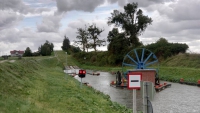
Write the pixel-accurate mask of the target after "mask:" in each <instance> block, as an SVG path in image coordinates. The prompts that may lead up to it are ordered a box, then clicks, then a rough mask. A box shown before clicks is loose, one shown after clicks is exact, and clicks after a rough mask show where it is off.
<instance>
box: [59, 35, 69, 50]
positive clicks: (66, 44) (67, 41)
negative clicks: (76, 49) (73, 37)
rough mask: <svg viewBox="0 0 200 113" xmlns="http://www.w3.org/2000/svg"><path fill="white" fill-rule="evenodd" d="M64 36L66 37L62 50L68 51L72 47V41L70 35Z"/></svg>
mask: <svg viewBox="0 0 200 113" xmlns="http://www.w3.org/2000/svg"><path fill="white" fill-rule="evenodd" d="M64 37H65V38H64V40H63V46H62V47H61V48H62V50H64V51H67V50H69V49H70V41H69V38H68V37H66V36H64Z"/></svg>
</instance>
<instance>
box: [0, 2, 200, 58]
mask: <svg viewBox="0 0 200 113" xmlns="http://www.w3.org/2000/svg"><path fill="white" fill-rule="evenodd" d="M133 2H137V3H138V7H139V9H142V10H143V12H144V15H148V16H149V17H151V18H152V20H153V22H152V24H151V25H149V26H148V27H147V29H146V30H145V32H144V33H143V34H142V35H141V36H139V39H140V41H142V42H143V44H144V45H146V44H150V43H154V42H156V41H157V40H158V39H159V38H161V37H163V38H165V39H167V40H168V42H173V43H186V44H187V45H188V46H189V52H192V53H200V49H199V48H200V44H199V43H200V14H199V11H200V7H199V5H200V0H0V55H10V51H12V50H25V49H26V48H27V47H29V48H30V49H31V50H32V52H35V51H37V50H38V47H39V46H41V45H42V44H44V43H45V41H46V40H48V41H49V42H51V43H53V44H54V50H61V46H62V42H63V39H64V36H67V37H68V38H69V40H70V42H73V41H75V40H77V39H76V36H77V33H76V32H77V28H84V26H85V25H91V24H93V23H95V24H96V25H97V27H99V28H101V29H104V31H103V32H102V33H101V35H100V37H99V38H100V39H105V40H107V35H108V32H109V31H111V30H112V28H113V27H114V26H112V25H111V26H109V25H108V24H107V21H108V17H110V16H111V13H112V12H113V10H119V11H121V12H123V7H124V6H125V5H126V4H127V3H133ZM106 44H107V45H108V42H107V43H106ZM97 49H98V50H99V51H101V50H107V47H106V46H104V47H100V48H97Z"/></svg>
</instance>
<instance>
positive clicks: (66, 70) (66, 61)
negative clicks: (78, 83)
mask: <svg viewBox="0 0 200 113" xmlns="http://www.w3.org/2000/svg"><path fill="white" fill-rule="evenodd" d="M66 54H67V52H66ZM65 69H66V73H67V72H68V71H67V57H66V68H65ZM66 79H67V74H66Z"/></svg>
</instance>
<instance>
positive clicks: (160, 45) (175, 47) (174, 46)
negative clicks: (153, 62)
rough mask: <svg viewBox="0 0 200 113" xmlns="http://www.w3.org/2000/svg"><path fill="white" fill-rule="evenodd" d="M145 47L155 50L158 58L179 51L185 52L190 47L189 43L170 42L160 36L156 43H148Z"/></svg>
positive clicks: (175, 53)
mask: <svg viewBox="0 0 200 113" xmlns="http://www.w3.org/2000/svg"><path fill="white" fill-rule="evenodd" d="M145 48H147V49H149V50H151V51H152V52H154V53H155V54H156V56H157V57H158V58H159V57H163V58H167V57H170V56H172V55H177V54H178V53H185V52H186V50H187V49H188V48H189V47H188V45H187V44H181V43H169V42H168V41H167V40H166V39H165V38H160V39H159V40H158V41H156V42H155V43H152V44H148V45H146V46H145Z"/></svg>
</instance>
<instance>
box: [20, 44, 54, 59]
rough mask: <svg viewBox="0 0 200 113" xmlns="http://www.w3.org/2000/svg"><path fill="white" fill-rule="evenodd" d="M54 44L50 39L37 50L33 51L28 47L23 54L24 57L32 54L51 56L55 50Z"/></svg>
mask: <svg viewBox="0 0 200 113" xmlns="http://www.w3.org/2000/svg"><path fill="white" fill-rule="evenodd" d="M53 48H54V45H53V43H50V42H49V41H48V40H46V42H45V43H44V44H42V45H41V46H40V47H39V48H38V51H37V52H34V53H33V52H32V51H31V49H30V48H29V47H27V48H26V50H25V52H24V54H23V56H24V57H30V56H40V55H41V56H50V55H51V54H52V52H53Z"/></svg>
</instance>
